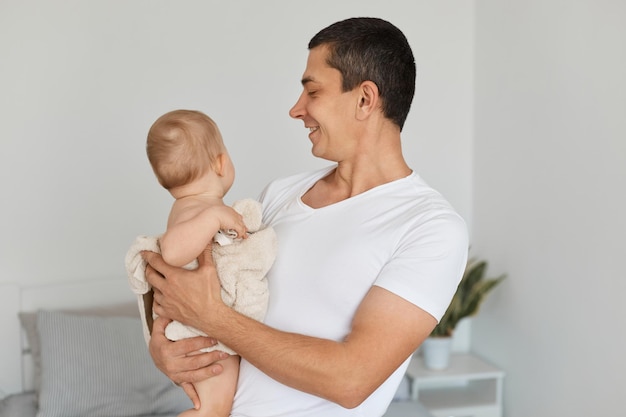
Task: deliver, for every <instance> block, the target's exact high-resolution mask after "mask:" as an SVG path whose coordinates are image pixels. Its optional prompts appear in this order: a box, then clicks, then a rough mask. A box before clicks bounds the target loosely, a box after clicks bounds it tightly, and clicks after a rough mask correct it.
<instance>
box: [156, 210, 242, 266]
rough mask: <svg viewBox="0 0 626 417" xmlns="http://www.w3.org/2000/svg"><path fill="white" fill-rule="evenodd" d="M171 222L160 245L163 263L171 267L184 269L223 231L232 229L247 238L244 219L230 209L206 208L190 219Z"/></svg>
mask: <svg viewBox="0 0 626 417" xmlns="http://www.w3.org/2000/svg"><path fill="white" fill-rule="evenodd" d="M181 214H182V213H181ZM169 223H170V224H168V227H167V231H166V232H165V233H164V234H163V236H161V240H160V244H161V254H162V256H163V260H165V262H167V263H168V264H170V265H172V266H185V265H187V264H188V263H189V262H191V261H193V260H195V259H197V258H198V256H200V254H201V253H202V251H203V250H204V249H205V248H206V247H207V246H208V245H209V244H211V241H212V240H213V236H215V234H216V233H217V232H218V231H219V230H221V229H223V230H229V229H232V230H234V231H236V232H237V236H239V237H242V238H245V237H246V226H245V224H244V222H243V218H242V217H241V215H240V214H239V213H237V212H236V211H235V210H233V209H232V208H231V207H228V206H211V207H208V208H204V209H202V210H200V211H198V212H197V213H195V214H194V215H192V216H191V217H183V216H179V219H178V220H177V219H170V222H169Z"/></svg>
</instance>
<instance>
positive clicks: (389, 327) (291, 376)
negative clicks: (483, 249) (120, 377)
mask: <svg viewBox="0 0 626 417" xmlns="http://www.w3.org/2000/svg"><path fill="white" fill-rule="evenodd" d="M146 260H147V261H148V262H149V263H150V265H151V266H152V267H153V268H155V269H156V270H158V271H159V272H160V274H159V273H157V272H156V271H154V270H152V269H149V273H148V275H147V278H148V281H149V282H150V283H151V284H152V285H153V287H154V288H155V306H154V310H155V312H156V313H157V314H158V315H163V316H166V317H169V318H172V319H174V320H179V321H181V322H184V323H185V324H188V325H191V326H193V327H196V328H198V329H201V330H202V331H204V332H205V333H207V334H209V335H211V336H212V337H214V338H216V339H217V340H220V341H222V342H223V343H225V344H226V345H228V346H231V347H232V348H233V349H234V350H236V351H237V352H238V353H239V354H240V355H241V356H242V357H244V358H246V359H247V360H248V361H249V362H250V363H252V364H253V365H254V366H256V367H257V368H259V369H260V370H261V371H263V372H265V373H266V374H267V375H269V376H270V377H272V378H274V379H276V380H277V381H279V382H281V383H283V384H285V385H288V386H290V387H293V388H295V389H298V390H301V391H304V392H308V393H310V394H314V395H317V396H320V397H322V398H325V399H327V400H329V401H332V402H335V403H337V404H339V405H341V406H343V407H348V408H350V407H356V406H358V405H359V404H360V403H361V402H363V401H364V400H365V399H366V398H367V397H368V396H369V395H370V394H371V393H372V392H374V390H376V389H377V388H378V387H379V386H380V384H382V383H383V382H384V381H385V380H386V379H387V378H388V377H389V375H391V374H392V373H393V372H394V371H395V370H396V369H397V367H398V366H399V365H400V364H401V363H402V362H404V361H405V360H406V358H408V357H409V355H411V353H413V352H414V351H415V349H417V347H418V346H419V345H420V344H421V343H422V341H423V340H424V339H425V338H426V337H428V335H429V334H430V332H431V331H432V329H433V328H434V326H435V324H436V320H435V318H433V317H432V316H431V315H430V314H428V313H426V312H425V311H424V310H422V309H420V308H419V307H417V306H415V305H413V304H412V303H410V302H408V301H406V300H404V299H403V298H401V297H399V296H397V295H395V294H393V293H391V292H389V291H387V290H385V289H382V288H380V287H372V288H371V289H370V291H369V293H368V294H367V296H366V297H365V298H364V300H363V302H362V303H361V305H360V307H359V308H358V310H357V312H356V314H355V317H354V319H353V322H352V328H351V331H350V334H349V335H348V336H347V337H346V338H345V340H343V341H340V342H335V341H331V340H326V339H320V338H314V337H309V336H304V335H300V334H295V333H288V332H283V331H279V330H276V329H273V328H271V327H269V326H266V325H264V324H262V323H260V322H258V321H255V320H253V319H250V318H248V317H246V316H243V315H242V314H239V313H237V312H236V311H234V310H232V309H231V308H229V307H227V306H226V305H225V304H224V303H223V302H222V300H221V296H220V289H219V281H218V280H217V275H216V272H215V269H214V267H213V264H212V258H211V253H210V250H207V251H205V253H204V254H203V256H202V257H201V258H200V267H199V268H198V269H197V270H196V271H184V270H180V269H176V268H171V267H169V266H168V265H166V264H165V263H164V262H163V261H162V259H161V258H160V257H159V256H158V255H157V254H153V253H148V254H146ZM161 274H162V275H161ZM163 276H166V277H167V280H166V279H164V278H163ZM206 317H211V319H210V320H205V319H204V318H206ZM151 351H152V350H151ZM152 353H153V357H154V356H155V354H154V352H152ZM157 360H159V361H164V362H167V361H168V359H167V358H163V357H159V358H155V362H156V361H157ZM161 369H162V368H161ZM162 370H163V369H162ZM164 372H166V371H164ZM166 374H168V375H169V373H168V372H166ZM188 376H189V377H190V379H195V375H194V376H191V375H188Z"/></svg>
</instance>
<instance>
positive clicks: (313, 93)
mask: <svg viewBox="0 0 626 417" xmlns="http://www.w3.org/2000/svg"><path fill="white" fill-rule="evenodd" d="M316 93H317V91H316V90H311V91H307V95H309V96H314V95H315V94H316Z"/></svg>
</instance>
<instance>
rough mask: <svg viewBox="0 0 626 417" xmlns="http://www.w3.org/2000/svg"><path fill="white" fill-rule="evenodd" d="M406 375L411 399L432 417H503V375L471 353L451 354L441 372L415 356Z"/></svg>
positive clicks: (500, 371)
mask: <svg viewBox="0 0 626 417" xmlns="http://www.w3.org/2000/svg"><path fill="white" fill-rule="evenodd" d="M407 375H408V376H409V377H410V379H411V398H412V399H413V400H414V401H419V402H420V403H421V404H422V405H423V406H424V408H426V409H427V410H428V411H429V412H430V413H431V414H432V415H433V416H435V417H450V416H454V417H502V385H503V382H504V372H503V371H502V370H500V369H498V368H497V367H495V366H493V365H491V364H489V363H487V362H485V361H484V360H482V359H481V358H479V357H477V356H475V355H473V354H471V353H456V354H452V356H451V357H450V366H449V367H448V368H447V369H444V370H440V371H435V370H429V369H426V368H425V367H424V363H423V360H422V358H421V357H420V356H417V355H415V356H414V357H413V359H411V363H410V364H409V367H408V369H407Z"/></svg>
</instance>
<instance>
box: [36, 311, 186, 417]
mask: <svg viewBox="0 0 626 417" xmlns="http://www.w3.org/2000/svg"><path fill="white" fill-rule="evenodd" d="M37 329H38V332H39V337H40V343H41V387H40V393H39V413H38V417H86V416H89V417H127V416H140V415H149V414H167V413H178V412H180V411H182V410H185V409H187V408H189V407H190V405H191V402H190V401H189V399H188V398H187V397H186V395H185V394H184V392H183V391H182V389H180V388H178V387H176V386H174V385H173V384H172V383H171V382H170V381H169V380H168V379H167V377H165V375H163V374H162V373H161V372H160V371H159V370H158V369H157V368H156V367H155V366H154V364H153V363H152V360H151V358H150V355H149V353H148V351H147V348H146V344H145V341H144V339H143V334H142V330H141V323H140V321H139V319H137V318H130V317H98V316H77V315H71V314H65V313H62V312H57V311H39V312H38V313H37Z"/></svg>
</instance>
